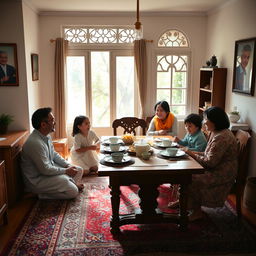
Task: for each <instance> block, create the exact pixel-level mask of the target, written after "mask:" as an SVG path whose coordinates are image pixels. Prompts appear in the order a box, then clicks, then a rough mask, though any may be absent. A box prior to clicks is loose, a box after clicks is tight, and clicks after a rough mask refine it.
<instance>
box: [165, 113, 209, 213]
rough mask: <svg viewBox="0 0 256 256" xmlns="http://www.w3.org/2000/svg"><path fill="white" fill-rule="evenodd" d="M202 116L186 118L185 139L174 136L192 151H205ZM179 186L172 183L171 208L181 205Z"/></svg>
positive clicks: (194, 115)
mask: <svg viewBox="0 0 256 256" xmlns="http://www.w3.org/2000/svg"><path fill="white" fill-rule="evenodd" d="M202 121H203V120H202V118H201V116H199V115H198V114H190V115H188V116H187V117H186V118H185V120H184V123H185V128H186V130H187V134H186V136H185V137H184V139H182V140H181V139H179V138H178V137H176V136H175V137H174V141H175V142H177V143H178V144H179V145H180V146H182V147H187V148H188V149H189V150H191V151H197V152H204V150H205V148H206V145H207V141H206V138H205V135H204V134H203V132H202V131H201V128H202ZM178 188H179V185H177V184H174V185H172V195H171V197H172V199H173V200H174V201H173V202H169V203H168V207H169V208H176V207H177V206H179V201H178V200H177V198H178Z"/></svg>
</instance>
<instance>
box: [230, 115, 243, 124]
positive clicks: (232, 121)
mask: <svg viewBox="0 0 256 256" xmlns="http://www.w3.org/2000/svg"><path fill="white" fill-rule="evenodd" d="M228 117H229V121H230V122H231V123H236V122H237V121H238V120H239V119H240V115H239V114H229V115H228Z"/></svg>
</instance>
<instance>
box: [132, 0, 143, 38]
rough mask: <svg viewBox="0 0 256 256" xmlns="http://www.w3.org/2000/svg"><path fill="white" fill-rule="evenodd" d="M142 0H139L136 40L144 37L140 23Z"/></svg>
mask: <svg viewBox="0 0 256 256" xmlns="http://www.w3.org/2000/svg"><path fill="white" fill-rule="evenodd" d="M139 4H140V0H137V21H136V22H135V24H134V25H135V40H140V39H142V38H143V31H142V24H141V23H140V8H139V7H140V6H139Z"/></svg>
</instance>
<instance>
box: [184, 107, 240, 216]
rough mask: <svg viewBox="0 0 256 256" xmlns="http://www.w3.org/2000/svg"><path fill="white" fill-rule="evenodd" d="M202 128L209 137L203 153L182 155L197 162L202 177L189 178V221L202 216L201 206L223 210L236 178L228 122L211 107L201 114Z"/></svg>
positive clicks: (232, 142) (234, 156)
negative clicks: (190, 179) (204, 128)
mask: <svg viewBox="0 0 256 256" xmlns="http://www.w3.org/2000/svg"><path fill="white" fill-rule="evenodd" d="M204 124H205V126H206V128H207V130H208V131H209V132H210V137H209V140H208V143H207V146H206V149H205V151H204V152H192V151H191V150H189V149H187V148H184V151H185V152H186V153H187V154H188V155H190V156H191V157H192V158H194V159H195V160H196V161H197V162H199V163H200V164H201V165H202V166H203V167H204V168H205V173H204V174H195V175H193V176H192V183H191V185H190V187H189V193H188V195H189V202H188V203H189V205H188V208H190V209H192V210H193V211H192V214H191V215H190V216H189V219H190V220H191V221H193V220H196V219H199V218H201V217H202V216H203V213H202V211H201V206H206V207H212V208H214V207H222V206H223V204H224V202H225V200H226V199H227V196H228V193H229V192H230V189H231V187H232V185H233V184H234V182H235V178H236V175H237V142H236V138H235V136H234V135H233V133H232V132H231V131H230V130H229V129H228V128H229V125H230V123H229V119H228V116H227V114H226V113H225V111H224V110H223V109H221V108H219V107H211V108H208V109H207V110H205V112H204Z"/></svg>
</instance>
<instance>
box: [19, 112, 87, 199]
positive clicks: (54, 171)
mask: <svg viewBox="0 0 256 256" xmlns="http://www.w3.org/2000/svg"><path fill="white" fill-rule="evenodd" d="M32 126H33V127H34V131H33V132H32V133H31V134H30V136H29V137H28V139H27V141H26V142H25V144H24V146H23V148H22V153H21V168H22V173H23V177H24V183H25V191H27V192H32V193H35V194H38V197H39V198H41V199H71V198H75V197H76V196H77V195H78V192H79V190H82V189H83V184H79V185H78V184H76V182H78V181H79V180H80V179H81V177H82V174H83V173H82V168H80V167H76V166H72V165H70V164H69V163H68V162H66V160H64V159H63V158H62V157H61V156H60V155H59V154H58V153H57V152H56V151H55V150H54V147H53V144H52V139H51V136H50V135H49V134H50V133H51V132H54V131H55V120H54V116H53V114H52V109H51V108H40V109H38V110H36V111H35V112H34V114H33V115H32ZM73 178H74V179H73ZM75 180H76V181H75Z"/></svg>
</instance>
